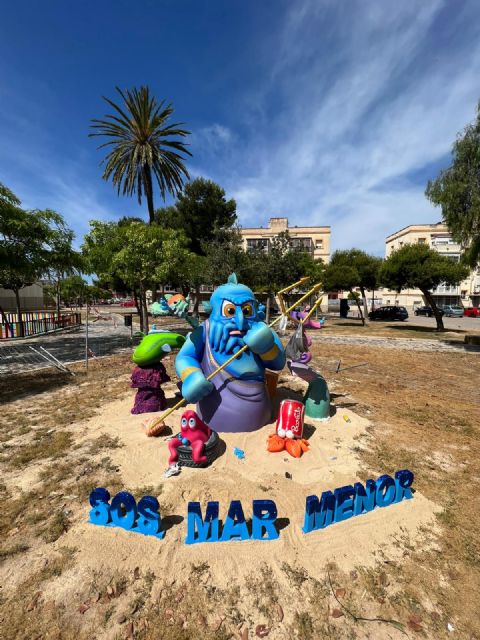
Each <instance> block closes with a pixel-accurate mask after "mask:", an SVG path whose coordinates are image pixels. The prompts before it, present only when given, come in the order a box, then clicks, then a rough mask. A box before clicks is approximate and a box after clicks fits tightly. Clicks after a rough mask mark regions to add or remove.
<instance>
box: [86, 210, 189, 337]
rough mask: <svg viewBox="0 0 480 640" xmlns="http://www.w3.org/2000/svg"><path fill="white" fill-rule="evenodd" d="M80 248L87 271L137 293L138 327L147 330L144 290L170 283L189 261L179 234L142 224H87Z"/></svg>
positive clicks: (175, 231)
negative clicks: (115, 280)
mask: <svg viewBox="0 0 480 640" xmlns="http://www.w3.org/2000/svg"><path fill="white" fill-rule="evenodd" d="M90 226H91V231H90V232H89V233H88V234H87V235H86V236H85V238H84V242H83V245H82V249H83V251H84V253H85V256H86V260H87V262H88V264H89V265H90V271H91V272H92V273H95V274H96V275H98V276H99V277H100V278H101V279H103V280H105V279H108V278H109V277H113V276H117V277H120V278H121V279H122V280H123V281H124V282H125V283H126V284H127V286H128V287H131V288H132V289H133V290H136V291H137V292H138V311H139V313H140V328H141V330H142V331H148V311H147V302H146V291H147V290H148V289H149V288H150V287H151V288H154V287H155V284H156V283H157V282H169V281H170V280H171V279H172V278H173V277H175V274H176V273H177V272H178V271H180V270H181V269H182V268H183V265H184V263H185V261H186V259H187V258H188V250H187V248H186V245H187V240H186V238H185V235H184V234H183V232H182V231H179V230H174V229H162V228H161V227H159V226H157V225H146V224H145V223H143V222H126V223H124V224H122V225H119V224H117V223H112V222H110V223H109V222H100V221H98V220H93V221H91V222H90Z"/></svg>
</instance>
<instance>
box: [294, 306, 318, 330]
mask: <svg viewBox="0 0 480 640" xmlns="http://www.w3.org/2000/svg"><path fill="white" fill-rule="evenodd" d="M310 310H311V307H310V305H307V306H306V307H305V309H304V310H303V311H292V313H291V314H290V317H291V318H292V320H296V321H297V322H300V321H301V320H304V319H305V318H306V316H307V315H308V312H309V311H310ZM324 324H325V318H323V317H322V318H320V320H312V318H308V319H307V320H305V323H304V325H303V326H304V327H305V328H306V329H321V328H322V327H323V325H324Z"/></svg>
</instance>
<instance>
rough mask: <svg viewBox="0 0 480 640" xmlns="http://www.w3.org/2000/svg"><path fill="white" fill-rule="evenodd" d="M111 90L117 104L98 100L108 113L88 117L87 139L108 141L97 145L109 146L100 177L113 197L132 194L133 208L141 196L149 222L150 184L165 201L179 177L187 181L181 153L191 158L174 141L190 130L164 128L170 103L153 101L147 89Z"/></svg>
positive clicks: (182, 145) (178, 183)
mask: <svg viewBox="0 0 480 640" xmlns="http://www.w3.org/2000/svg"><path fill="white" fill-rule="evenodd" d="M116 90H117V92H118V93H119V94H120V97H121V98H122V101H123V102H122V104H120V105H119V104H117V103H115V102H114V101H113V100H110V99H109V98H105V97H104V100H105V102H107V103H108V104H109V105H110V106H111V107H112V109H113V110H114V113H113V114H107V115H105V117H104V119H103V120H102V119H93V120H92V122H93V124H92V127H91V128H92V129H93V130H94V131H93V133H90V134H89V136H90V137H96V136H101V137H104V138H107V139H108V141H107V142H105V143H103V144H101V145H100V147H99V148H100V149H101V148H103V147H109V148H110V150H109V152H108V153H107V155H106V157H105V159H104V161H103V164H105V170H104V172H103V176H102V177H103V179H104V180H109V179H111V180H112V182H113V185H114V186H115V187H117V191H118V193H119V194H120V192H121V193H122V194H123V195H128V196H132V195H133V194H134V193H136V194H137V198H138V203H139V204H142V197H143V196H144V195H145V197H146V199H147V207H148V215H149V221H150V223H152V222H153V220H154V215H155V208H154V202H153V182H154V180H155V181H156V182H157V184H158V187H159V189H160V195H161V196H162V198H163V200H165V196H166V194H167V193H171V194H172V195H176V194H178V193H179V192H180V191H181V189H182V187H183V181H184V178H188V177H189V175H188V171H187V169H186V167H185V165H184V161H185V157H184V155H185V154H186V155H189V156H191V155H192V154H191V153H190V151H188V149H187V147H186V144H185V143H184V142H183V141H182V140H179V139H178V138H179V137H180V138H185V137H186V136H188V135H189V133H190V132H189V131H187V130H186V129H182V128H181V125H182V124H183V123H173V124H168V120H169V118H170V116H171V115H172V114H173V107H172V105H165V102H164V101H162V102H160V103H158V102H157V100H156V98H155V97H154V96H151V95H150V90H149V88H148V87H145V86H143V87H140V89H137V88H134V89H132V90H128V89H127V90H125V91H122V90H121V89H119V88H118V87H116ZM182 154H183V155H182Z"/></svg>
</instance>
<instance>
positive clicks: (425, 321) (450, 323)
mask: <svg viewBox="0 0 480 640" xmlns="http://www.w3.org/2000/svg"><path fill="white" fill-rule="evenodd" d="M409 313H410V312H409ZM335 315H336V317H337V318H338V317H339V316H338V314H335ZM334 317H335V316H334ZM349 318H350V319H356V318H357V316H356V315H352V314H349ZM349 318H347V321H348V319H349ZM372 324H374V325H375V324H380V322H378V321H373V323H372ZM393 324H398V325H401V324H407V325H416V326H419V327H430V328H431V329H432V330H433V329H435V328H436V326H437V323H436V321H435V318H427V317H426V316H415V315H413V313H410V315H409V317H408V318H407V320H405V321H404V322H400V321H399V322H396V323H393ZM443 324H444V327H445V329H450V330H454V329H461V330H462V331H480V317H479V318H465V317H464V318H445V317H444V318H443Z"/></svg>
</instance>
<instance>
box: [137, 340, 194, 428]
mask: <svg viewBox="0 0 480 640" xmlns="http://www.w3.org/2000/svg"><path fill="white" fill-rule="evenodd" d="M184 342H185V338H184V336H181V335H180V334H178V333H170V332H168V333H152V334H148V335H146V336H144V338H143V339H142V341H141V342H140V344H139V345H138V347H137V348H136V349H135V351H134V352H133V355H132V360H133V362H134V363H135V364H136V365H137V366H136V367H135V369H134V370H133V371H132V382H131V385H130V386H131V387H132V388H134V389H138V391H137V393H136V395H135V403H134V405H133V408H132V413H134V414H137V413H149V412H153V411H163V410H164V409H165V407H166V404H167V403H166V399H165V393H164V392H163V389H161V385H162V384H163V383H164V382H169V381H170V377H169V376H168V374H167V371H166V369H165V367H164V365H163V364H162V362H161V360H162V358H164V357H165V356H166V355H168V354H169V353H171V351H172V349H175V348H177V349H179V348H180V347H181V346H182V345H183V344H184ZM152 435H154V434H152Z"/></svg>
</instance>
